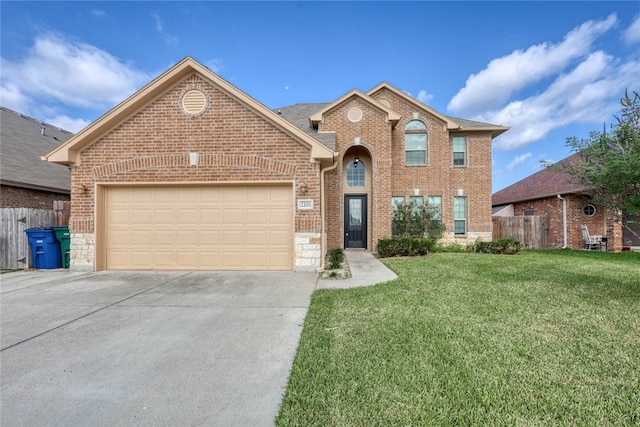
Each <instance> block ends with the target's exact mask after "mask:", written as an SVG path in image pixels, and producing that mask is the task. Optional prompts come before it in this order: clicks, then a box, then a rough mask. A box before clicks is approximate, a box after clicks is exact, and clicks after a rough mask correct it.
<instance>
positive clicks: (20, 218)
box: [0, 201, 71, 270]
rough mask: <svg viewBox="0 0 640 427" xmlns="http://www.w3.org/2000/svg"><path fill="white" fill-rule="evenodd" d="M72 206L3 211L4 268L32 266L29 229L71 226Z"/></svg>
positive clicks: (0, 249) (0, 258)
mask: <svg viewBox="0 0 640 427" xmlns="http://www.w3.org/2000/svg"><path fill="white" fill-rule="evenodd" d="M70 208H71V202H62V201H56V202H53V209H52V210H46V209H31V208H2V209H0V223H1V224H0V268H1V269H3V270H7V269H15V268H26V267H27V266H28V262H29V250H30V249H29V241H28V240H27V233H25V232H24V230H26V229H27V228H33V227H51V226H56V227H59V226H63V225H68V224H69V212H70Z"/></svg>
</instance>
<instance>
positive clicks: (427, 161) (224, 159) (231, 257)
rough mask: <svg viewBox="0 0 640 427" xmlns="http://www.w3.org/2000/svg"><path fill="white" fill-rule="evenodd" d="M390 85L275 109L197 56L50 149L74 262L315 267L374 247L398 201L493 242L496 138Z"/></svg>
mask: <svg viewBox="0 0 640 427" xmlns="http://www.w3.org/2000/svg"><path fill="white" fill-rule="evenodd" d="M507 129H508V128H506V127H503V126H495V125H490V124H486V123H478V122H472V121H468V120H462V119H455V118H452V117H447V116H445V115H443V114H441V113H439V112H437V111H435V110H433V109H431V108H430V107H428V106H426V105H424V104H422V103H420V102H419V101H417V100H415V99H413V98H412V97H410V96H408V95H407V94H405V93H403V92H402V91H400V90H398V89H396V88H394V87H392V86H391V85H389V84H387V83H382V84H380V85H378V86H376V87H374V88H373V89H371V90H369V91H368V92H366V93H364V92H361V91H359V90H353V91H351V92H349V93H347V94H345V95H344V96H342V97H340V98H339V99H337V100H335V101H334V102H331V103H328V104H297V105H293V106H290V107H285V108H281V109H277V110H270V109H268V108H266V107H265V106H264V105H262V104H260V103H259V102H257V101H256V100H254V99H253V98H251V97H250V96H248V95H247V94H245V93H243V92H242V91H240V90H239V89H238V88H236V87H234V86H233V85H231V84H230V83H229V82H227V81H225V80H223V79H222V78H220V77H219V76H218V75H216V74H214V73H213V72H212V71H211V70H209V69H207V68H206V67H204V66H202V65H201V64H199V63H198V62H196V61H194V60H193V59H191V58H185V59H184V60H182V61H181V62H180V63H178V64H177V65H175V66H174V67H172V68H171V69H169V70H168V71H166V72H165V73H164V74H162V75H161V76H159V77H158V78H156V79H155V80H153V81H152V82H151V83H149V84H148V85H147V86H145V87H144V88H142V89H141V90H140V91H138V92H137V93H135V94H134V95H132V96H131V97H130V98H128V99H126V100H125V101H124V102H122V103H121V104H120V105H118V106H116V107H115V108H114V109H112V110H111V111H109V112H108V113H107V114H106V115H104V116H103V117H102V118H100V119H98V120H97V121H96V122H94V123H93V124H91V125H90V126H88V127H87V128H85V129H84V130H82V131H81V132H79V133H78V134H77V135H75V136H74V137H73V138H72V139H70V140H69V141H68V142H67V143H66V144H64V145H63V146H61V147H59V148H58V149H56V150H54V151H52V152H51V153H50V154H49V155H48V156H47V160H48V161H49V162H54V163H61V164H65V165H69V166H71V168H72V212H71V217H72V218H71V222H70V229H71V233H72V238H71V242H72V244H71V257H72V268H84V269H96V270H103V269H212V270H222V269H254V270H266V269H274V270H296V271H316V270H317V269H319V268H322V267H323V265H324V256H323V254H324V253H325V252H326V250H327V249H332V248H361V249H364V250H368V251H376V245H377V241H378V239H380V238H384V237H389V236H390V235H391V212H392V202H397V201H399V200H401V199H403V200H407V201H408V200H409V199H410V198H412V197H414V198H418V199H419V200H421V201H423V202H428V203H431V204H432V205H434V206H437V207H439V209H440V214H441V219H442V221H443V223H444V224H445V226H446V233H445V235H444V238H445V239H448V240H456V241H460V242H467V241H475V240H476V238H478V237H480V238H483V239H485V240H487V239H490V238H491V232H492V230H491V226H492V223H491V203H490V200H491V142H492V140H493V138H494V137H496V136H498V135H500V134H501V133H503V132H505V131H506V130H507Z"/></svg>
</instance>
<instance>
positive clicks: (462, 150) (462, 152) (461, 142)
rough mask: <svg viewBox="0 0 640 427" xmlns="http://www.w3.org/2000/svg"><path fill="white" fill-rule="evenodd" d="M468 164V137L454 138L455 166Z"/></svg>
mask: <svg viewBox="0 0 640 427" xmlns="http://www.w3.org/2000/svg"><path fill="white" fill-rule="evenodd" d="M466 164H467V137H466V136H454V137H453V165H454V166H465V165H466Z"/></svg>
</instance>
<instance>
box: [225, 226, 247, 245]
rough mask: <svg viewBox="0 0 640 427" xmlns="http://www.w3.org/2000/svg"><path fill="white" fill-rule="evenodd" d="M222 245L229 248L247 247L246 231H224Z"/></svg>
mask: <svg viewBox="0 0 640 427" xmlns="http://www.w3.org/2000/svg"><path fill="white" fill-rule="evenodd" d="M222 244H223V245H224V246H225V247H227V246H230V247H233V246H244V245H245V230H242V229H235V230H222Z"/></svg>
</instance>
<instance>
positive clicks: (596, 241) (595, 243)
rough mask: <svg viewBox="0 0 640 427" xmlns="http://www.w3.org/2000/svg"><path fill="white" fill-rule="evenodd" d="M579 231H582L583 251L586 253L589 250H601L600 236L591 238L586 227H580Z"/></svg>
mask: <svg viewBox="0 0 640 427" xmlns="http://www.w3.org/2000/svg"><path fill="white" fill-rule="evenodd" d="M580 229H581V230H582V238H583V239H584V244H585V247H584V248H585V249H586V250H588V251H591V250H597V251H599V250H601V249H602V236H591V235H589V229H588V228H587V226H586V225H581V226H580Z"/></svg>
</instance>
